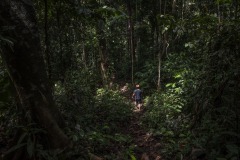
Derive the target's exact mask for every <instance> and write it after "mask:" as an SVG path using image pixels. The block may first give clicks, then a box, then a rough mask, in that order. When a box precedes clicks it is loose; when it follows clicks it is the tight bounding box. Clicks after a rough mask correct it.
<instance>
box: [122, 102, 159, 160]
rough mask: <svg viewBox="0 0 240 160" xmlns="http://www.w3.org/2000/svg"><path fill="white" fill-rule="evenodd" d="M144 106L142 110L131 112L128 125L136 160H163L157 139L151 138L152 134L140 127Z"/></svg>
mask: <svg viewBox="0 0 240 160" xmlns="http://www.w3.org/2000/svg"><path fill="white" fill-rule="evenodd" d="M144 112H145V109H144V106H143V107H142V109H141V110H140V111H139V110H133V117H132V118H131V122H130V124H129V128H128V129H127V132H128V134H129V135H131V137H132V138H133V142H132V143H133V144H134V145H135V150H134V153H135V156H136V159H137V160H163V158H162V156H161V154H160V150H161V147H162V145H161V143H160V141H159V139H157V138H156V137H154V136H153V134H152V133H151V132H149V131H147V130H146V129H145V128H143V127H142V125H141V123H142V122H141V118H142V116H143V115H144Z"/></svg>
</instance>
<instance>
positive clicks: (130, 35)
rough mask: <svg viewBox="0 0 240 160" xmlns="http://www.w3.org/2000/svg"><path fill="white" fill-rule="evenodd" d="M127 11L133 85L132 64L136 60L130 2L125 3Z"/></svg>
mask: <svg viewBox="0 0 240 160" xmlns="http://www.w3.org/2000/svg"><path fill="white" fill-rule="evenodd" d="M127 10H128V16H129V19H128V33H129V40H128V41H129V51H130V55H131V63H132V70H131V72H132V73H131V75H132V84H134V64H135V60H136V55H135V48H134V36H133V34H134V28H133V21H132V7H131V1H128V2H127Z"/></svg>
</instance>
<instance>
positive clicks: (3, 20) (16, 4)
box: [0, 0, 69, 148]
mask: <svg viewBox="0 0 240 160" xmlns="http://www.w3.org/2000/svg"><path fill="white" fill-rule="evenodd" d="M0 26H8V30H6V31H4V32H3V36H4V37H9V38H11V39H12V40H13V43H14V44H13V46H7V45H5V46H4V47H3V49H2V52H1V55H2V58H3V59H4V61H5V64H6V67H7V69H8V73H9V76H10V78H11V80H12V81H13V83H14V86H15V89H16V92H17V95H18V98H19V101H20V103H21V107H22V109H23V110H24V111H25V112H26V113H27V112H29V113H31V120H32V121H33V122H35V123H37V124H38V125H39V126H41V127H43V128H44V129H45V130H46V131H47V136H48V137H46V138H48V139H49V141H50V144H51V147H52V148H64V147H67V146H69V139H68V137H67V136H66V135H65V134H64V132H63V130H62V129H61V127H63V126H64V122H63V119H62V117H61V115H60V113H59V111H58V110H57V108H56V106H55V103H54V101H53V97H52V93H51V89H50V85H49V81H48V77H47V72H46V68H45V65H44V60H43V53H42V50H41V44H40V38H39V31H38V27H37V23H36V17H35V10H34V8H33V4H32V3H31V2H30V1H25V0H11V1H9V0H2V1H1V2H0Z"/></svg>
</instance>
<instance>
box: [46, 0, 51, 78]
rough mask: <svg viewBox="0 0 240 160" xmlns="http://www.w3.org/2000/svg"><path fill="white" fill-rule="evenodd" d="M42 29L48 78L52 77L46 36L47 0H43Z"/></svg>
mask: <svg viewBox="0 0 240 160" xmlns="http://www.w3.org/2000/svg"><path fill="white" fill-rule="evenodd" d="M44 31H45V56H46V62H47V71H48V78H49V80H51V79H52V77H51V76H52V67H51V56H50V50H49V38H48V0H44Z"/></svg>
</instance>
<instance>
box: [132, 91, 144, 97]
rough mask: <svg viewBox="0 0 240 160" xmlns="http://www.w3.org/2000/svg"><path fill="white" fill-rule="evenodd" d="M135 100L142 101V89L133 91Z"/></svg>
mask: <svg viewBox="0 0 240 160" xmlns="http://www.w3.org/2000/svg"><path fill="white" fill-rule="evenodd" d="M133 93H134V97H135V99H142V91H141V90H140V89H135V90H134V91H133Z"/></svg>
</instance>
